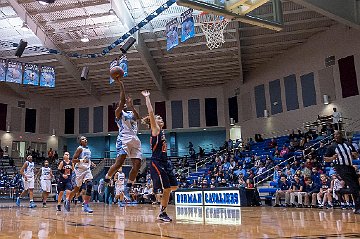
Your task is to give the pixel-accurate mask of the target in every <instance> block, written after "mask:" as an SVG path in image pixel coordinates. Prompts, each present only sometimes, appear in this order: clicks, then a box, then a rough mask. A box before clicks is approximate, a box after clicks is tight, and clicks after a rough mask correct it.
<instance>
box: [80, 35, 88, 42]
mask: <svg viewBox="0 0 360 239" xmlns="http://www.w3.org/2000/svg"><path fill="white" fill-rule="evenodd" d="M80 41H81V42H89V41H90V39H89V37H88V36H87V35H86V34H84V35H83V37H82V38H81V39H80Z"/></svg>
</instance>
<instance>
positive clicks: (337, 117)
mask: <svg viewBox="0 0 360 239" xmlns="http://www.w3.org/2000/svg"><path fill="white" fill-rule="evenodd" d="M333 111H334V112H333V113H332V120H333V126H334V129H335V130H341V124H342V115H341V113H340V112H339V111H337V109H336V108H333Z"/></svg>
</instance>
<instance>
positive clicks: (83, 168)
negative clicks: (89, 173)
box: [75, 146, 91, 171]
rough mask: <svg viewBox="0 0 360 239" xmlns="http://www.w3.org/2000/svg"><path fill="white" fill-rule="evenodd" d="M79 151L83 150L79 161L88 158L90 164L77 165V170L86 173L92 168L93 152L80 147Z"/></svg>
mask: <svg viewBox="0 0 360 239" xmlns="http://www.w3.org/2000/svg"><path fill="white" fill-rule="evenodd" d="M78 149H82V152H81V154H80V155H79V159H84V158H87V160H88V161H89V162H87V163H85V162H81V163H80V162H79V163H76V164H75V169H76V170H81V171H86V170H90V167H91V151H90V149H89V148H88V147H83V146H79V147H78Z"/></svg>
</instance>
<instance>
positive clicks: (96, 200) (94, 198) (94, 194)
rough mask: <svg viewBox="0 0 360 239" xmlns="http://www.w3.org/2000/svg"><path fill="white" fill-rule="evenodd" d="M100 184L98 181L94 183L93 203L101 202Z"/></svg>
mask: <svg viewBox="0 0 360 239" xmlns="http://www.w3.org/2000/svg"><path fill="white" fill-rule="evenodd" d="M98 188H99V184H98V183H97V181H94V184H93V191H92V201H93V202H99V191H98Z"/></svg>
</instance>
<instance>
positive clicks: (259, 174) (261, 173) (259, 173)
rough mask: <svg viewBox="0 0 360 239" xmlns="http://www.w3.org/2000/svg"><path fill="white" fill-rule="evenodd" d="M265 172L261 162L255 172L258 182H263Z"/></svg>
mask: <svg viewBox="0 0 360 239" xmlns="http://www.w3.org/2000/svg"><path fill="white" fill-rule="evenodd" d="M265 171H266V168H265V165H264V163H262V162H261V163H260V165H259V167H258V168H257V170H256V176H257V181H258V182H259V181H262V180H264V179H265V178H266V177H267V175H266V173H264V172H265Z"/></svg>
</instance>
